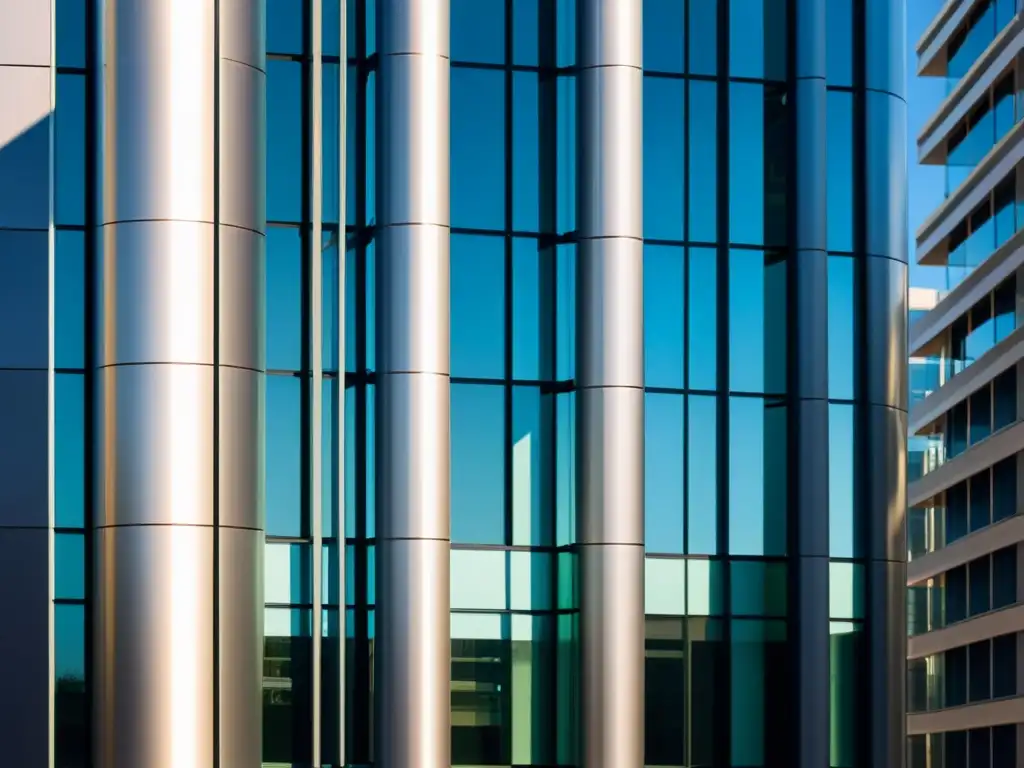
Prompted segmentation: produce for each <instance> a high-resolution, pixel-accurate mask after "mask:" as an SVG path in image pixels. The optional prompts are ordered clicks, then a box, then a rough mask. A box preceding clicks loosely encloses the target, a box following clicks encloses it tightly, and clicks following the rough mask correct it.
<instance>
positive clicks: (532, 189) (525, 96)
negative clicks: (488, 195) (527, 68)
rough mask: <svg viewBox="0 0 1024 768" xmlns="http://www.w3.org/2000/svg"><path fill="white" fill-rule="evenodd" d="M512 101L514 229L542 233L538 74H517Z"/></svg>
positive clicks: (513, 85) (514, 80) (514, 76)
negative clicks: (540, 231)
mask: <svg viewBox="0 0 1024 768" xmlns="http://www.w3.org/2000/svg"><path fill="white" fill-rule="evenodd" d="M547 87H548V88H550V87H551V86H550V85H548V86H547ZM512 99H513V103H512V160H513V164H512V228H513V229H515V230H517V231H519V232H537V231H539V230H540V208H541V204H542V203H541V194H540V193H541V184H540V179H541V169H540V144H541V136H540V132H541V130H542V127H541V125H540V117H539V100H540V90H539V86H538V75H537V74H536V73H535V72H515V73H514V74H513V75H512ZM552 128H553V126H552Z"/></svg>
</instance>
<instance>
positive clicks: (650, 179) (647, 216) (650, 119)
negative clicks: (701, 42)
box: [643, 24, 686, 240]
mask: <svg viewBox="0 0 1024 768" xmlns="http://www.w3.org/2000/svg"><path fill="white" fill-rule="evenodd" d="M645 27H646V24H645ZM643 84H644V85H643V91H644V93H643V102H644V116H643V124H644V137H643V155H644V159H643V164H644V165H643V174H644V194H643V199H644V237H647V238H655V239H659V240H682V239H683V208H684V197H683V195H684V183H685V179H686V173H685V158H684V151H683V144H684V141H683V139H684V136H685V132H686V108H685V101H684V94H685V89H684V81H683V80H680V79H677V78H665V77H645V78H644V79H643Z"/></svg>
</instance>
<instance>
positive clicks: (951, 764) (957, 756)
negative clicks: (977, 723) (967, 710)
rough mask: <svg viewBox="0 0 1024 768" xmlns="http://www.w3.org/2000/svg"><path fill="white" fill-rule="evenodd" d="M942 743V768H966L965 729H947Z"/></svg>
mask: <svg viewBox="0 0 1024 768" xmlns="http://www.w3.org/2000/svg"><path fill="white" fill-rule="evenodd" d="M945 736H946V738H945V740H944V743H943V754H944V756H945V763H944V764H943V768H967V731H947V732H946V734H945Z"/></svg>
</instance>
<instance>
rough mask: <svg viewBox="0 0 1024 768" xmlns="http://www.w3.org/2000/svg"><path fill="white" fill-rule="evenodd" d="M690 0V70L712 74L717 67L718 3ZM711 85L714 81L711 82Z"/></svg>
mask: <svg viewBox="0 0 1024 768" xmlns="http://www.w3.org/2000/svg"><path fill="white" fill-rule="evenodd" d="M720 1H721V0H690V7H689V12H690V46H689V54H690V72H691V73H693V74H695V75H713V74H715V73H716V71H717V69H718V45H717V41H718V3H719V2H720ZM710 85H712V87H713V86H714V83H711V84H710Z"/></svg>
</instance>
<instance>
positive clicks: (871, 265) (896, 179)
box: [858, 0, 908, 768]
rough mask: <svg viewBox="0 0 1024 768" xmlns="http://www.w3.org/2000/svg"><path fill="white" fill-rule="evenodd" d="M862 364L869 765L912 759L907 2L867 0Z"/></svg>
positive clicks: (895, 765) (890, 767) (888, 767)
mask: <svg viewBox="0 0 1024 768" xmlns="http://www.w3.org/2000/svg"><path fill="white" fill-rule="evenodd" d="M865 16H866V18H865V36H866V40H865V48H866V51H867V53H866V59H867V60H866V62H865V73H864V76H865V85H866V86H867V88H868V89H869V90H867V91H866V93H865V108H866V114H865V115H864V116H863V119H864V121H865V131H866V136H865V140H866V157H865V159H864V167H865V171H866V173H865V182H866V189H865V198H866V199H865V201H864V210H865V232H864V251H865V253H864V256H865V258H864V271H863V273H862V275H863V278H862V279H863V290H864V292H865V294H866V295H865V297H864V299H865V301H864V307H865V310H864V320H863V323H864V329H863V330H864V335H863V338H864V345H863V347H862V348H861V349H859V350H858V352H859V354H860V355H861V356H862V359H863V364H864V374H863V381H862V391H861V392H860V394H859V395H858V399H859V400H860V401H861V402H862V403H863V405H862V406H861V407H862V410H863V414H862V415H861V417H860V418H861V420H862V426H861V430H862V434H863V435H864V440H865V443H866V444H865V445H864V446H863V447H862V450H863V452H864V453H863V455H864V457H865V461H864V464H865V466H864V469H865V476H864V477H863V478H861V480H860V484H861V486H862V487H863V489H864V498H863V503H861V504H860V505H859V506H860V511H861V514H863V515H865V517H866V518H867V528H868V530H867V533H868V536H867V547H866V549H867V556H868V564H867V568H868V572H867V600H866V605H865V613H866V616H867V622H866V627H867V659H868V664H869V668H868V670H867V672H868V691H869V700H868V702H867V710H868V712H869V715H868V721H869V723H870V740H869V753H868V756H867V760H866V762H867V763H868V764H869V765H872V766H885V768H899V767H900V766H902V765H904V762H905V760H906V728H907V720H906V713H905V701H906V668H907V654H906V642H907V640H906V638H907V629H906V621H907V610H906V600H907V587H906V583H907V579H906V557H907V533H906V531H907V526H906V511H907V495H906V487H907V482H906V467H907V397H908V393H907V272H908V270H907V236H906V233H907V176H906V168H907V146H906V141H907V139H906V137H907V104H906V101H905V98H904V90H905V88H906V57H905V55H904V54H905V50H904V49H905V46H906V4H905V3H893V2H889V1H888V0H867V2H866V3H865Z"/></svg>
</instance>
